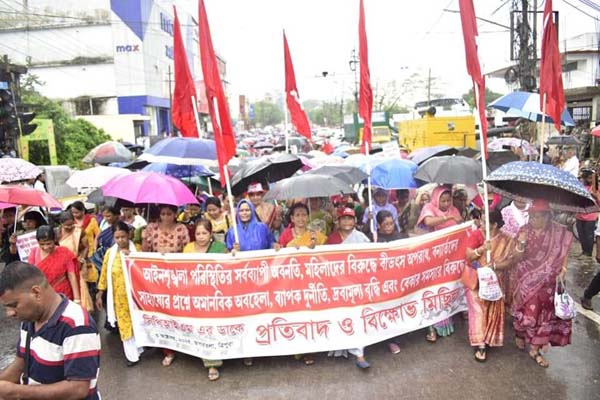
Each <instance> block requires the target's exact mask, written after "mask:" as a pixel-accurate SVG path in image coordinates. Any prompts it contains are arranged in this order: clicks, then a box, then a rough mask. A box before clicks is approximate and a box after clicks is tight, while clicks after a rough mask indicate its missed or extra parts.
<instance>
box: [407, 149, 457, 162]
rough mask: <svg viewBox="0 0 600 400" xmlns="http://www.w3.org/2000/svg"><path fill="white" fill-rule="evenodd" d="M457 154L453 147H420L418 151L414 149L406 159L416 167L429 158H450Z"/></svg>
mask: <svg viewBox="0 0 600 400" xmlns="http://www.w3.org/2000/svg"><path fill="white" fill-rule="evenodd" d="M456 153H458V150H457V149H455V148H454V147H450V146H446V145H445V144H440V145H439V146H432V147H422V148H420V149H416V150H415V151H413V152H412V153H410V155H409V156H408V158H410V160H411V161H412V162H414V163H415V164H417V165H421V164H423V163H424V162H425V161H427V160H429V159H430V158H431V157H437V156H452V155H454V154H456Z"/></svg>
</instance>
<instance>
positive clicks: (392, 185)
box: [362, 158, 417, 190]
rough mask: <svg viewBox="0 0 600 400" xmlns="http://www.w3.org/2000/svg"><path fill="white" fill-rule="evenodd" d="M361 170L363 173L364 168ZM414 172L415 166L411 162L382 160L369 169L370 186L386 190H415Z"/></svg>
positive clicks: (392, 159) (397, 159) (396, 159)
mask: <svg viewBox="0 0 600 400" xmlns="http://www.w3.org/2000/svg"><path fill="white" fill-rule="evenodd" d="M362 168H363V171H364V170H365V168H366V166H363V167H362ZM415 172H417V164H415V163H414V162H412V161H409V160H402V159H399V158H391V159H389V160H384V161H381V162H378V163H377V164H376V165H375V166H374V167H372V168H371V185H373V186H375V187H380V188H383V189H386V190H392V189H411V188H416V187H417V182H415V178H414V176H415Z"/></svg>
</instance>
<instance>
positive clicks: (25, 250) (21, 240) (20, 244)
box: [16, 231, 39, 261]
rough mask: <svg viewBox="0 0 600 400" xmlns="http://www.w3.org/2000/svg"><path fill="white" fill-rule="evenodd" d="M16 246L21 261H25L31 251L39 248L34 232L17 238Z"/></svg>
mask: <svg viewBox="0 0 600 400" xmlns="http://www.w3.org/2000/svg"><path fill="white" fill-rule="evenodd" d="M16 245H17V253H19V258H20V259H21V261H27V259H28V258H29V254H30V253H31V250H33V249H34V248H36V247H39V244H38V241H37V239H36V237H35V231H33V232H29V233H24V234H22V235H19V236H17V243H16Z"/></svg>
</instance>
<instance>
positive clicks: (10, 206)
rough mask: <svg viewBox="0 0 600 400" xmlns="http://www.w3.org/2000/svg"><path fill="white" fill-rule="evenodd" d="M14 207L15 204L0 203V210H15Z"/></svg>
mask: <svg viewBox="0 0 600 400" xmlns="http://www.w3.org/2000/svg"><path fill="white" fill-rule="evenodd" d="M15 207H18V206H17V205H16V204H11V203H3V202H0V210H6V209H7V208H15Z"/></svg>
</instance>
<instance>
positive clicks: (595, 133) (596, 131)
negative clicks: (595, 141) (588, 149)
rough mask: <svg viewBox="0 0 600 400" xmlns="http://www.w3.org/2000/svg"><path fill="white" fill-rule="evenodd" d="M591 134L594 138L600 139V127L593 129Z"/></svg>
mask: <svg viewBox="0 0 600 400" xmlns="http://www.w3.org/2000/svg"><path fill="white" fill-rule="evenodd" d="M590 133H591V134H592V136H596V137H600V125H598V126H597V127H595V128H594V129H592V131H591V132H590Z"/></svg>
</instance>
